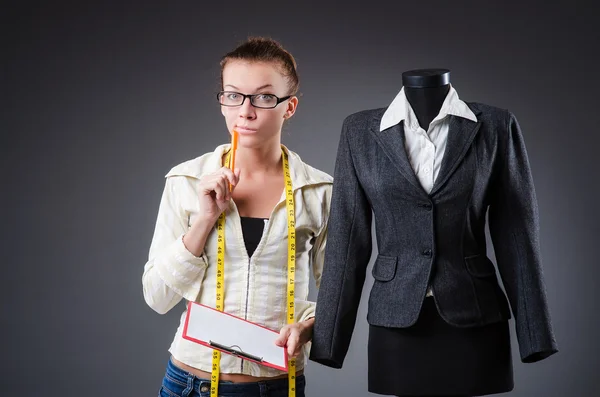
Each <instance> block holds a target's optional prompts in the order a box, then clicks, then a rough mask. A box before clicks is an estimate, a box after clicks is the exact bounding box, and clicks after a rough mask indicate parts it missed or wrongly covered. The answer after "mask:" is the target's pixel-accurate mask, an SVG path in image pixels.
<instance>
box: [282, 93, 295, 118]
mask: <svg viewBox="0 0 600 397" xmlns="http://www.w3.org/2000/svg"><path fill="white" fill-rule="evenodd" d="M296 108H298V97H297V96H293V97H291V98H290V100H289V101H288V104H287V109H286V110H285V113H284V114H283V118H284V119H289V118H290V117H292V116H293V115H294V113H296Z"/></svg>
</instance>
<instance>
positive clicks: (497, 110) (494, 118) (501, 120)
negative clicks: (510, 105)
mask: <svg viewBox="0 0 600 397" xmlns="http://www.w3.org/2000/svg"><path fill="white" fill-rule="evenodd" d="M465 103H466V104H467V106H468V107H469V108H470V109H471V110H472V111H473V113H475V115H476V116H477V119H478V120H480V121H482V122H486V123H493V124H500V125H505V124H506V122H507V120H508V119H509V118H511V117H514V116H513V114H512V113H511V112H510V111H509V110H508V109H505V108H501V107H497V106H492V105H488V104H485V103H481V102H465Z"/></svg>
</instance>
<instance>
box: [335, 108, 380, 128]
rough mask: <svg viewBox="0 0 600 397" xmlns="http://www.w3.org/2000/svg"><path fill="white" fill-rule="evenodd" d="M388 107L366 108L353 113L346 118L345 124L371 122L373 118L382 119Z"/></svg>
mask: <svg viewBox="0 0 600 397" xmlns="http://www.w3.org/2000/svg"><path fill="white" fill-rule="evenodd" d="M385 110H386V108H377V109H366V110H361V111H359V112H355V113H352V114H350V115H348V116H346V118H345V119H344V125H347V126H353V125H355V124H364V123H370V122H371V121H372V120H373V119H379V120H381V117H382V116H383V113H385Z"/></svg>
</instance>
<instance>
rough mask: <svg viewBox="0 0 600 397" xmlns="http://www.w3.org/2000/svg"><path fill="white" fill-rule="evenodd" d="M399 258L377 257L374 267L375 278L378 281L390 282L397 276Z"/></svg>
mask: <svg viewBox="0 0 600 397" xmlns="http://www.w3.org/2000/svg"><path fill="white" fill-rule="evenodd" d="M397 262H398V257H397V256H385V255H377V259H376V260H375V264H374V265H373V272H372V274H373V278H374V279H375V280H377V281H390V280H391V279H393V278H394V275H395V274H396V263H397Z"/></svg>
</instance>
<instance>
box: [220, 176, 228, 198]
mask: <svg viewBox="0 0 600 397" xmlns="http://www.w3.org/2000/svg"><path fill="white" fill-rule="evenodd" d="M218 184H219V187H220V189H221V190H222V192H223V196H222V197H223V198H222V201H228V200H229V199H230V198H231V192H230V191H229V181H228V180H227V178H226V177H225V176H224V175H221V178H220V179H219V180H218Z"/></svg>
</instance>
